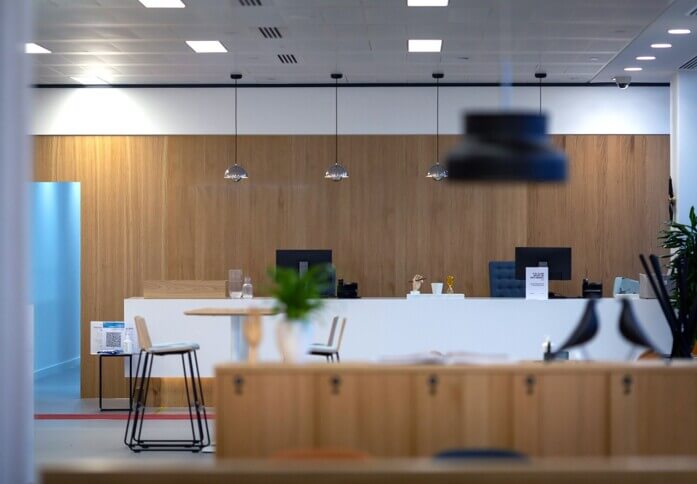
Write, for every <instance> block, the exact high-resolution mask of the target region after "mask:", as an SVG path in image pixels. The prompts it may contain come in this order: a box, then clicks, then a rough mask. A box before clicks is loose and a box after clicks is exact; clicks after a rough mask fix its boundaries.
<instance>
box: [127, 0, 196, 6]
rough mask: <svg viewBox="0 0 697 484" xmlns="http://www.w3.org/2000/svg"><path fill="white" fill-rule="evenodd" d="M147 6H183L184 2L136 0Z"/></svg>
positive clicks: (175, 0) (176, 0) (177, 0)
mask: <svg viewBox="0 0 697 484" xmlns="http://www.w3.org/2000/svg"><path fill="white" fill-rule="evenodd" d="M138 1H139V2H140V3H142V4H143V6H144V7H147V8H184V7H186V5H184V2H182V1H181V0H138Z"/></svg>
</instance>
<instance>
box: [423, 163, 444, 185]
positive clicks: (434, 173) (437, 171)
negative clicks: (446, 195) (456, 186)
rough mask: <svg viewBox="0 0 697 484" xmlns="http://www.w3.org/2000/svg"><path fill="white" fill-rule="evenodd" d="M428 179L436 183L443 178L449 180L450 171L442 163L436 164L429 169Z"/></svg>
mask: <svg viewBox="0 0 697 484" xmlns="http://www.w3.org/2000/svg"><path fill="white" fill-rule="evenodd" d="M426 178H433V179H434V180H435V181H441V180H442V179H443V178H448V170H446V169H445V167H443V165H441V164H440V163H435V164H433V165H431V168H429V169H428V172H427V173H426Z"/></svg>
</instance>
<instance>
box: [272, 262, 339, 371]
mask: <svg viewBox="0 0 697 484" xmlns="http://www.w3.org/2000/svg"><path fill="white" fill-rule="evenodd" d="M269 275H270V276H271V279H272V281H273V285H272V287H271V291H270V292H271V295H272V296H273V297H274V299H276V305H275V307H274V309H275V310H276V311H277V312H279V313H281V314H283V316H284V319H283V321H281V323H280V324H279V325H278V327H277V329H276V338H277V343H278V349H279V351H280V353H281V356H282V357H283V361H285V362H287V363H292V362H297V361H299V360H300V359H302V357H303V355H304V354H305V353H306V352H307V348H308V346H309V345H310V344H311V343H312V341H311V336H312V331H311V329H312V327H311V324H310V322H309V317H310V315H311V314H312V313H313V312H315V311H317V310H318V309H319V308H320V307H322V300H321V299H320V295H321V294H322V290H323V289H324V287H325V285H326V284H327V281H328V273H327V270H326V268H325V267H322V266H314V267H310V268H309V269H308V270H307V272H305V273H304V274H299V273H298V271H296V270H294V269H286V268H281V267H279V268H276V269H273V270H271V271H269Z"/></svg>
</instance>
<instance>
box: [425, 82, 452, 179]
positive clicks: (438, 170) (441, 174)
mask: <svg viewBox="0 0 697 484" xmlns="http://www.w3.org/2000/svg"><path fill="white" fill-rule="evenodd" d="M433 78H434V79H435V80H436V163H435V164H433V165H431V168H429V169H428V172H427V173H426V178H432V179H433V180H435V181H441V180H442V179H443V178H448V170H446V169H445V168H444V167H442V166H441V164H440V149H439V148H440V147H439V143H438V141H440V136H439V134H440V131H439V127H440V125H439V122H440V116H439V115H440V80H441V79H443V73H442V72H434V73H433Z"/></svg>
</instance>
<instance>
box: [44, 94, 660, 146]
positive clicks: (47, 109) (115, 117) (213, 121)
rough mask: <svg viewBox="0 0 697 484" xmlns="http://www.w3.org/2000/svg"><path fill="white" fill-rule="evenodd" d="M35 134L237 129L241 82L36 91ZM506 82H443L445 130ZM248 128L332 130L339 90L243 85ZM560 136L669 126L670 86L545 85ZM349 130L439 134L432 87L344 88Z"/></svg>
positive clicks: (496, 103) (522, 103)
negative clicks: (485, 84) (493, 84)
mask: <svg viewBox="0 0 697 484" xmlns="http://www.w3.org/2000/svg"><path fill="white" fill-rule="evenodd" d="M33 93H34V119H33V131H32V132H33V134H37V135H41V134H54V135H61V134H229V133H233V132H234V129H235V125H234V92H233V90H232V88H230V89H228V88H132V89H120V88H88V89H85V88H82V89H80V88H78V89H72V88H52V89H34V91H33ZM500 95H501V89H500V88H498V87H474V86H473V87H442V88H441V99H440V106H441V109H440V129H441V133H448V134H457V133H460V132H461V128H462V119H461V117H462V116H461V114H462V113H463V112H464V111H470V110H476V109H497V108H499V107H500ZM238 98H239V113H238V118H239V132H240V134H331V133H333V132H334V89H333V88H331V87H327V88H296V87H279V88H240V89H239V92H238ZM512 104H513V105H512V107H513V108H525V109H532V110H537V109H538V89H537V87H516V88H513V94H512ZM543 109H544V110H545V111H547V112H548V113H549V114H550V122H551V124H550V132H551V133H555V134H667V133H669V132H670V88H668V87H641V86H635V87H630V88H629V89H627V90H620V89H617V88H615V87H546V88H543ZM339 131H340V132H341V133H343V134H428V133H434V132H435V88H433V87H344V88H340V89H339Z"/></svg>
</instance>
